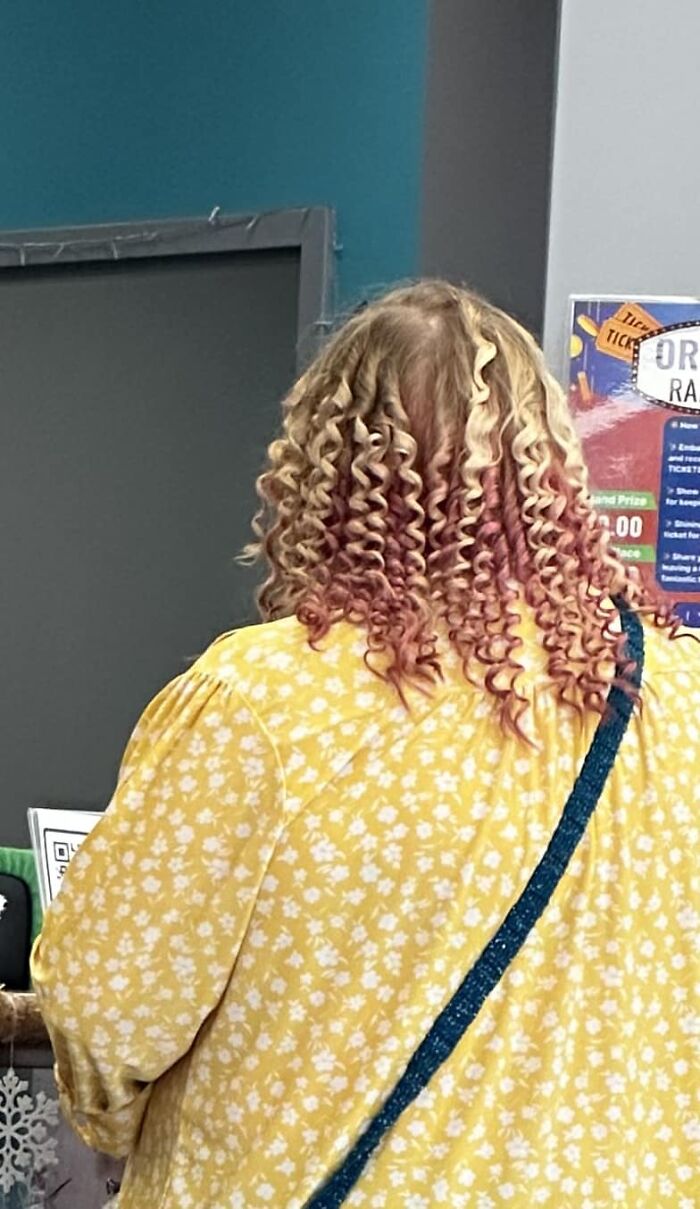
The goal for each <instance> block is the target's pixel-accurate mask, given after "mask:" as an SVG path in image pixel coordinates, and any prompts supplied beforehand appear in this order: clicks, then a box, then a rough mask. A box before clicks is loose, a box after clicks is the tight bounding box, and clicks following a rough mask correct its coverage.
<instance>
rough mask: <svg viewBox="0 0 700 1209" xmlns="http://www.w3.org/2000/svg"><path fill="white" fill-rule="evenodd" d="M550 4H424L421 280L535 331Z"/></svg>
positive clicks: (542, 240) (547, 145) (551, 63)
mask: <svg viewBox="0 0 700 1209" xmlns="http://www.w3.org/2000/svg"><path fill="white" fill-rule="evenodd" d="M557 17H558V4H557V0H433V2H432V4H431V10H430V30H429V49H428V75H427V100H426V118H425V122H426V126H425V153H424V170H423V207H422V220H421V243H422V247H421V272H422V273H427V274H432V275H438V276H440V275H445V276H447V277H450V278H452V279H453V280H462V281H465V282H467V283H468V284H469V285H471V286H473V287H475V288H476V289H478V290H480V291H481V292H482V293H484V294H486V295H487V296H488V297H489V298H491V299H492V300H493V301H494V302H497V303H498V304H499V305H500V306H503V307H505V308H506V309H507V310H510V311H513V312H515V313H516V314H517V315H518V316H519V317H520V318H521V319H522V320H523V321H524V322H525V323H527V324H528V325H529V326H530V327H531V328H533V329H534V330H536V331H538V332H539V331H541V326H542V316H543V309H544V280H545V261H546V248H547V214H548V209H549V168H550V156H551V126H552V106H553V90H554V79H555V59H556V41H557Z"/></svg>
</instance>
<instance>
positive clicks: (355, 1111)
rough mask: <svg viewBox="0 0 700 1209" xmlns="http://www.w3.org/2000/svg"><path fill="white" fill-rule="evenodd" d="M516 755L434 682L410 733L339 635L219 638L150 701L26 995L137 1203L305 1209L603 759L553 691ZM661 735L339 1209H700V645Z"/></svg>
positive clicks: (262, 632)
mask: <svg viewBox="0 0 700 1209" xmlns="http://www.w3.org/2000/svg"><path fill="white" fill-rule="evenodd" d="M523 632H524V638H525V644H526V661H527V669H526V674H525V677H524V685H525V687H526V690H527V691H528V693H529V694H530V697H531V700H532V715H531V727H532V733H533V736H534V737H535V739H536V743H537V746H536V747H532V748H529V747H527V746H526V745H524V744H523V743H522V742H517V741H515V740H512V739H507V738H504V737H503V735H502V733H501V732H500V730H499V727H498V725H497V722H496V721H495V719H494V716H493V712H492V709H491V706H490V704H489V703H488V701H487V699H486V698H485V697H484V695H483V693H482V692H481V691H480V690H479V689H478V688H475V687H472V686H470V685H467V684H465V683H464V681H463V679H462V678H461V676H460V674H459V671H458V669H457V667H456V666H455V664H454V662H453V661H451V660H449V659H448V661H447V666H446V670H445V680H444V683H442V684H440V685H439V687H437V688H436V689H435V691H434V692H433V694H432V696H430V697H428V696H420V695H418V694H416V695H414V696H413V697H412V699H411V711H410V712H407V711H406V710H405V709H404V708H403V707H402V706H401V705H400V704H399V703H398V701H397V700H396V698H395V696H394V695H393V693H392V690H391V689H390V688H388V687H387V686H386V685H385V684H384V683H382V682H381V681H380V680H378V679H377V678H376V677H375V676H373V675H372V674H371V673H370V672H369V671H368V670H367V669H366V667H365V666H364V664H363V661H362V650H363V644H362V639H361V637H360V636H359V635H358V634H357V633H356V632H355V631H353V630H352V629H351V628H350V627H347V626H339V627H336V628H335V629H333V631H332V632H331V634H330V635H329V637H328V639H327V640H326V643H325V649H324V650H323V651H321V652H320V653H319V652H313V651H311V650H310V649H309V647H308V646H307V644H306V641H305V638H304V634H303V631H302V630H301V628H300V627H299V626H298V624H297V623H296V621H294V620H288V621H282V622H276V623H274V624H272V625H267V626H261V627H255V628H252V629H248V630H243V631H239V632H235V633H231V634H226V635H223V636H222V637H221V638H220V639H218V640H217V641H216V642H215V643H214V644H213V645H212V646H211V647H210V648H209V649H208V650H207V651H206V652H205V653H204V654H203V655H202V656H201V658H200V659H199V660H198V661H197V662H196V663H195V664H194V665H193V666H192V667H191V668H190V669H189V670H187V671H186V672H184V673H183V674H182V675H181V676H179V677H178V678H177V679H176V680H174V681H173V682H172V683H171V684H169V685H168V686H167V687H166V688H164V689H163V690H162V692H160V693H159V695H158V696H157V697H156V698H155V700H154V701H153V702H152V703H151V704H150V705H149V707H148V708H147V709H146V711H145V714H144V715H143V718H142V720H141V721H140V723H139V724H138V726H137V728H136V730H135V732H134V735H133V737H132V739H131V741H130V743H129V746H128V748H127V751H126V754H125V757H124V762H123V765H122V769H121V772H120V777H119V783H118V786H117V789H116V791H115V794H114V797H113V800H112V802H111V805H110V808H109V810H108V812H107V815H106V817H105V818H104V820H103V821H101V822H100V824H99V825H98V827H97V828H96V830H95V831H93V833H92V835H91V836H90V837H89V838H88V839H87V841H86V842H85V843H84V845H83V847H82V848H81V849H80V851H79V852H78V854H77V855H76V857H75V858H74V860H73V862H72V864H71V866H70V869H69V871H68V874H67V877H66V880H65V886H64V888H63V890H62V892H61V894H60V896H59V898H58V900H57V901H56V903H55V904H54V906H53V907H52V908H51V910H50V911H49V913H48V916H47V919H46V925H45V929H44V932H43V934H42V936H41V938H40V939H39V941H38V942H37V947H36V949H35V952H34V956H33V975H34V981H35V985H36V989H37V992H38V994H39V996H40V999H41V1005H42V1009H43V1011H44V1012H45V1014H46V1018H47V1022H48V1024H49V1027H50V1031H51V1035H52V1039H53V1043H54V1047H55V1054H56V1064H57V1066H56V1070H57V1078H58V1081H59V1086H60V1091H61V1098H62V1102H63V1106H64V1109H65V1111H66V1112H67V1113H68V1115H69V1116H70V1118H71V1119H72V1121H73V1123H74V1125H75V1128H76V1129H77V1130H78V1132H79V1133H80V1134H81V1135H82V1137H83V1138H84V1139H85V1140H86V1141H87V1142H88V1143H89V1144H90V1145H91V1146H94V1147H96V1148H98V1149H101V1150H105V1151H108V1152H110V1153H113V1154H117V1155H125V1154H127V1153H128V1154H129V1155H130V1158H129V1162H128V1166H127V1172H126V1176H125V1181H124V1185H123V1189H122V1193H121V1196H120V1199H119V1206H120V1209H263V1207H265V1206H268V1207H270V1206H272V1207H273V1209H301V1207H302V1206H303V1205H304V1204H305V1203H306V1201H307V1200H308V1199H309V1198H310V1197H311V1196H312V1195H313V1193H314V1192H315V1191H316V1190H317V1189H318V1188H319V1186H320V1185H321V1184H322V1183H323V1182H324V1180H325V1178H326V1177H327V1176H328V1174H329V1173H330V1172H331V1171H332V1169H333V1168H334V1167H336V1166H337V1164H338V1163H339V1161H340V1160H341V1158H342V1157H343V1155H344V1154H345V1153H346V1152H347V1150H348V1149H349V1148H350V1146H351V1145H352V1144H353V1142H354V1141H355V1140H356V1139H357V1137H358V1135H359V1133H360V1131H361V1130H362V1128H363V1125H364V1124H365V1123H366V1122H367V1121H368V1120H369V1118H371V1117H372V1116H373V1115H374V1114H375V1113H376V1112H377V1110H378V1108H379V1106H380V1105H381V1103H382V1101H383V1100H384V1099H385V1097H386V1096H387V1094H388V1093H389V1091H390V1090H391V1088H392V1087H393V1086H394V1084H395V1083H396V1081H397V1079H398V1077H399V1076H400V1074H401V1072H402V1071H403V1069H404V1068H405V1066H406V1063H407V1061H408V1059H409V1057H410V1055H411V1054H412V1052H413V1051H414V1049H415V1047H416V1045H417V1044H418V1043H419V1041H420V1040H421V1039H422V1037H423V1036H424V1035H425V1033H426V1032H427V1031H428V1029H429V1028H430V1025H431V1023H432V1022H433V1021H434V1020H435V1017H436V1016H437V1015H438V1013H439V1012H440V1011H441V1009H442V1008H443V1007H444V1005H445V1004H446V1002H447V1001H448V999H449V998H450V996H451V995H452V994H453V992H454V991H455V989H456V987H457V985H458V984H459V982H460V981H461V980H462V978H463V976H464V974H465V973H466V972H467V971H468V970H469V969H470V968H471V967H472V966H473V964H474V962H475V961H476V959H477V957H478V955H479V953H480V952H481V950H482V949H483V948H484V946H485V944H486V942H487V941H488V940H489V938H490V937H491V936H492V935H493V934H494V932H495V931H496V929H497V928H498V927H499V925H500V924H501V922H502V921H503V918H504V916H505V915H506V914H507V912H508V910H509V909H510V908H511V906H512V905H513V904H514V902H515V901H516V900H517V898H518V897H519V895H520V894H521V892H522V890H523V887H524V886H525V884H526V882H527V880H528V878H529V877H530V874H531V873H532V871H533V869H534V867H535V866H536V864H537V862H538V861H539V859H540V857H541V856H542V854H543V852H544V850H545V848H546V846H547V843H548V841H549V838H550V836H551V834H552V831H553V829H554V827H555V826H556V823H557V820H558V818H559V815H560V813H561V810H562V807H563V805H564V802H565V800H566V798H567V796H568V793H569V791H570V789H571V787H572V785H573V782H574V779H575V777H576V774H577V771H578V769H579V768H580V766H581V763H582V760H583V757H584V755H585V753H586V750H587V748H588V746H589V745H590V742H591V738H592V734H593V731H594V729H595V720H594V719H591V720H589V721H588V722H587V723H586V724H585V726H583V727H582V726H581V724H579V723H578V722H577V721H576V720H575V718H574V717H573V716H571V717H570V716H567V715H565V714H564V713H563V712H562V710H561V708H560V707H559V706H558V705H557V704H556V703H555V701H554V700H553V698H552V696H551V694H550V693H549V691H548V690H547V689H545V688H544V687H542V685H543V681H542V675H541V670H542V669H541V653H540V647H539V644H538V640H537V635H536V633H535V631H534V629H533V628H532V627H531V625H530V623H529V622H528V621H524V622H523ZM646 646H647V654H646V670H645V676H644V687H643V698H644V709H643V712H642V713H641V714H636V715H635V717H634V718H633V719H632V721H631V722H630V725H629V728H628V731H627V734H626V736H625V738H624V740H623V744H622V748H621V750H620V753H619V756H618V760H617V763H616V765H615V767H614V770H613V772H612V774H611V777H610V779H609V781H608V784H607V787H606V790H605V792H604V794H603V796H602V798H601V800H600V802H599V804H598V807H597V809H596V811H595V813H594V815H593V817H592V819H591V821H590V823H589V824H588V827H587V830H586V833H585V835H584V837H583V839H582V840H581V842H580V844H579V846H578V848H577V849H576V852H575V854H574V857H573V859H572V861H571V863H570V865H569V867H568V869H567V871H566V873H565V874H564V876H563V878H562V880H561V881H560V883H559V886H558V888H557V890H556V892H555V894H554V896H553V898H552V900H551V902H550V903H549V905H548V907H547V908H546V909H545V911H544V914H543V915H542V916H541V918H540V920H539V922H538V923H537V925H536V926H535V928H534V930H533V931H532V933H531V934H530V936H529V938H528V939H527V941H526V943H525V944H524V946H523V948H522V949H521V950H520V953H519V954H518V956H517V957H516V958H515V960H514V961H513V963H512V964H511V966H510V967H509V969H508V971H507V973H506V974H505V976H504V977H503V979H502V980H501V982H500V984H499V985H498V986H497V988H496V989H495V990H494V991H493V992H492V993H491V994H490V996H489V997H488V999H487V1000H486V1002H485V1004H484V1005H483V1007H482V1009H481V1011H480V1012H479V1014H478V1016H477V1018H476V1020H475V1021H474V1023H473V1024H472V1026H471V1027H470V1028H469V1029H468V1031H467V1032H466V1034H465V1035H464V1036H463V1038H462V1040H461V1041H460V1042H459V1044H458V1045H457V1047H456V1049H455V1051H454V1052H453V1054H452V1056H451V1057H450V1058H449V1059H448V1060H447V1062H446V1063H445V1064H444V1066H443V1067H442V1068H441V1069H440V1070H439V1071H438V1073H437V1074H436V1075H435V1076H434V1077H433V1079H432V1080H431V1081H430V1083H429V1085H428V1087H427V1088H426V1089H425V1090H424V1091H423V1092H422V1093H421V1094H420V1096H419V1098H418V1099H417V1100H416V1101H415V1102H414V1103H413V1104H412V1105H411V1106H410V1107H409V1108H408V1109H407V1110H406V1111H405V1112H404V1113H403V1115H402V1116H401V1117H400V1118H399V1120H398V1122H397V1123H396V1124H395V1125H394V1126H393V1127H392V1128H391V1130H390V1131H389V1133H388V1134H387V1135H386V1136H385V1138H384V1141H383V1143H382V1145H381V1147H380V1148H379V1149H378V1150H377V1152H376V1153H375V1155H374V1157H373V1159H372V1160H371V1162H370V1164H369V1166H368V1167H367V1168H366V1170H365V1171H364V1173H363V1175H362V1177H361V1178H360V1180H359V1182H358V1183H357V1184H356V1186H355V1188H354V1189H353V1191H352V1192H351V1193H350V1195H349V1196H348V1199H347V1202H346V1203H347V1204H348V1205H352V1206H362V1207H363V1209H375V1207H376V1209H381V1207H383V1206H387V1207H388V1209H392V1207H393V1206H397V1207H399V1206H401V1207H405V1209H432V1206H446V1207H449V1209H459V1207H465V1209H467V1207H468V1209H500V1206H507V1207H508V1209H531V1207H532V1206H538V1205H544V1206H547V1207H548V1209H566V1207H568V1206H570V1207H571V1209H611V1206H616V1205H619V1206H622V1207H624V1209H663V1207H664V1206H668V1209H696V1207H697V1205H698V1203H699V1202H698V1197H699V1196H700V1184H699V1183H698V1176H697V1169H695V1170H694V1166H693V1164H694V1161H695V1160H696V1159H697V1151H698V1145H699V1140H700V1127H699V1125H698V1116H697V1111H698V1104H697V1093H698V1065H697V1049H696V1048H694V1046H697V1035H698V1034H697V1026H696V1023H695V1021H694V1012H695V1011H696V1009H697V1006H698V1004H697V1000H696V999H695V998H694V992H693V985H694V980H695V982H696V983H697V974H698V969H697V966H698V945H697V938H696V939H695V940H694V939H693V928H694V926H696V924H697V915H698V907H699V905H700V904H699V902H698V867H697V838H698V805H699V803H700V648H696V647H695V645H694V644H693V643H691V642H688V641H686V640H681V641H676V642H670V641H669V640H667V639H666V638H665V637H664V636H662V635H659V634H658V633H657V632H655V631H653V630H651V629H649V628H647V629H646Z"/></svg>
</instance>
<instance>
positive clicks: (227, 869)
mask: <svg viewBox="0 0 700 1209" xmlns="http://www.w3.org/2000/svg"><path fill="white" fill-rule="evenodd" d="M283 796H284V795H283V785H282V775H281V772H280V769H279V765H278V761H277V759H276V754H275V751H274V747H273V745H272V742H271V740H270V739H269V737H268V735H267V733H266V732H265V731H264V729H263V727H262V726H261V724H260V723H259V722H258V720H257V717H256V715H255V714H254V712H253V711H252V709H251V708H250V707H249V706H248V704H247V703H246V702H245V701H244V700H243V699H242V698H241V697H240V696H239V695H238V693H237V691H236V690H235V689H234V688H233V687H232V686H230V685H229V684H223V683H220V682H219V681H217V680H216V679H214V678H212V677H210V676H209V675H207V674H204V673H202V672H198V671H197V670H196V667H195V668H193V669H191V670H190V671H189V672H186V673H184V674H183V675H182V676H180V677H178V678H177V679H176V680H175V681H173V682H172V683H171V684H169V685H168V686H166V688H165V689H163V691H162V692H161V693H160V694H159V695H158V696H157V697H156V698H155V700H154V701H153V702H152V703H151V705H150V706H149V707H148V708H147V709H146V711H145V713H144V715H143V717H142V719H141V720H140V722H139V724H138V725H137V727H136V730H135V731H134V734H133V736H132V738H131V740H130V742H129V744H128V746H127V749H126V752H125V755H124V759H123V761H122V765H121V768H120V773H119V777H118V781H117V787H116V790H115V792H114V796H113V798H112V800H111V802H110V805H109V808H108V810H107V812H106V814H105V816H104V818H103V819H102V820H100V822H99V823H98V825H97V827H96V828H95V829H94V830H93V832H92V833H91V835H90V836H88V838H87V839H86V840H85V841H84V843H83V845H82V846H81V848H80V849H79V851H78V852H77V853H76V855H75V857H74V858H73V860H72V861H71V864H70V867H69V869H68V871H67V873H66V875H65V878H64V882H63V886H62V889H61V892H60V894H59V895H58V897H57V899H56V900H55V902H54V903H53V905H52V906H51V908H50V909H49V911H48V912H47V915H46V919H45V922H44V928H43V931H42V933H41V936H40V937H39V939H38V940H37V942H36V945H35V947H34V952H33V955H32V978H33V982H34V987H35V989H36V992H37V995H38V997H39V1003H40V1007H41V1010H42V1013H43V1015H44V1018H45V1020H46V1024H47V1026H48V1030H49V1033H50V1036H51V1041H52V1043H53V1047H54V1055H55V1061H56V1067H55V1070H56V1079H57V1084H58V1088H59V1094H60V1098H61V1102H62V1105H63V1108H64V1111H65V1112H66V1115H67V1116H68V1118H69V1119H70V1120H71V1122H72V1124H73V1126H74V1128H75V1129H76V1130H77V1132H78V1133H79V1134H80V1136H81V1137H82V1138H83V1140H84V1141H86V1142H87V1144H88V1145H90V1146H93V1147H94V1148H95V1149H98V1150H103V1151H106V1152H107V1153H109V1154H114V1155H117V1156H122V1155H124V1154H127V1153H128V1151H129V1150H130V1149H131V1148H132V1145H133V1143H134V1141H135V1138H136V1136H137V1134H138V1131H139V1128H140V1124H141V1119H142V1117H143V1113H144V1111H145V1108H146V1104H147V1102H148V1097H149V1094H150V1088H151V1085H152V1084H153V1082H154V1081H155V1080H156V1079H158V1078H159V1077H160V1076H161V1075H162V1074H163V1073H164V1072H165V1071H166V1070H168V1069H169V1068H170V1067H171V1066H172V1065H173V1064H174V1063H175V1062H177V1061H178V1059H180V1058H181V1057H182V1056H183V1055H184V1054H186V1053H187V1051H188V1050H189V1048H190V1046H191V1044H192V1041H193V1039H194V1037H195V1036H196V1034H197V1032H198V1030H199V1028H200V1027H201V1025H202V1023H203V1021H204V1020H205V1018H206V1017H207V1016H208V1015H209V1014H210V1013H211V1011H212V1010H213V1009H214V1008H215V1007H216V1005H217V1003H218V1001H219V1000H220V998H221V996H222V994H223V991H224V989H225V987H226V983H227V981H228V979H229V976H230V974H231V970H232V967H233V963H234V961H235V959H236V956H237V953H238V950H239V948H240V944H241V941H242V938H243V936H244V933H245V930H246V927H247V924H248V920H249V918H250V914H251V912H252V909H253V905H254V902H255V898H256V895H257V892H258V890H259V887H260V884H261V882H262V880H263V877H264V875H265V870H266V867H267V863H268V861H269V858H270V856H271V853H272V850H273V848H274V844H275V841H276V839H277V836H278V834H279V831H280V830H281V827H282V825H283Z"/></svg>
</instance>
